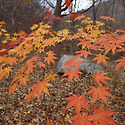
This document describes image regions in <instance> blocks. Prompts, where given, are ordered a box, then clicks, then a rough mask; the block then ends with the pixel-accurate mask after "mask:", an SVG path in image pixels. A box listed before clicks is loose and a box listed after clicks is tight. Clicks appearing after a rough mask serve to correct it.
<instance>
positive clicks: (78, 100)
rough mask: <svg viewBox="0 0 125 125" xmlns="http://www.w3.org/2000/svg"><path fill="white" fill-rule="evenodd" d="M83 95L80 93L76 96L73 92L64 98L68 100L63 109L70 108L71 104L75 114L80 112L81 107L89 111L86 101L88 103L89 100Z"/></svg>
mask: <svg viewBox="0 0 125 125" xmlns="http://www.w3.org/2000/svg"><path fill="white" fill-rule="evenodd" d="M84 96H85V95H81V96H80V97H78V96H77V95H75V94H72V96H70V97H68V98H66V100H70V102H69V103H68V105H67V107H66V109H65V110H67V109H69V108H71V107H72V106H75V112H76V114H77V115H78V114H80V110H81V108H82V107H83V108H85V109H86V110H87V111H89V107H88V105H87V104H86V103H89V101H88V100H87V99H86V98H85V97H84Z"/></svg>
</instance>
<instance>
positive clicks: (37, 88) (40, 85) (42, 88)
mask: <svg viewBox="0 0 125 125" xmlns="http://www.w3.org/2000/svg"><path fill="white" fill-rule="evenodd" d="M55 76H57V74H54V75H52V74H50V75H49V76H47V77H46V78H45V79H43V81H37V83H36V84H34V85H33V86H32V87H31V88H33V90H32V91H31V92H30V93H29V94H28V95H27V97H26V99H25V102H26V103H28V101H29V100H30V99H31V98H33V97H34V95H35V94H37V99H38V101H39V98H40V96H41V94H42V92H44V93H46V94H47V95H49V96H50V94H49V91H48V88H47V87H48V86H52V85H51V84H50V83H48V82H49V81H50V80H51V79H52V80H54V79H55Z"/></svg>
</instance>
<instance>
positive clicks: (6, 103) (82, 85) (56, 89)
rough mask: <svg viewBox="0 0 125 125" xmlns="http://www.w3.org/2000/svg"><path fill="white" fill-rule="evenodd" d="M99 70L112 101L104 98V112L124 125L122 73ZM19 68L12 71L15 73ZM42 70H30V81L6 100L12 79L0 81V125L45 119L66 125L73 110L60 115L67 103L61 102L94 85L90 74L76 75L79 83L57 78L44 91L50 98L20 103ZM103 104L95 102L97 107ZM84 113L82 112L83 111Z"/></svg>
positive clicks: (34, 124)
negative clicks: (112, 113)
mask: <svg viewBox="0 0 125 125" xmlns="http://www.w3.org/2000/svg"><path fill="white" fill-rule="evenodd" d="M107 64H108V65H107V66H103V68H104V70H105V72H107V75H108V77H110V78H111V79H112V80H110V81H109V82H108V83H109V87H110V92H111V94H112V95H113V96H114V98H108V104H109V105H108V106H105V107H106V108H107V109H111V110H112V111H114V112H117V113H116V114H114V115H113V116H112V118H113V120H114V121H115V122H116V124H117V125H125V118H124V116H125V98H124V97H125V88H124V86H125V83H124V82H125V72H124V71H123V69H122V68H121V69H119V70H117V71H115V70H114V69H115V64H113V63H112V62H110V61H109V62H108V63H107ZM16 68H17V69H18V68H19V67H15V69H16ZM55 70H56V69H55V66H54V65H51V66H50V67H48V69H47V70H46V71H45V76H47V75H48V74H47V72H48V71H49V72H52V73H53V72H55ZM41 74H43V71H42V70H34V74H33V75H31V81H30V82H29V83H28V84H27V86H22V87H18V88H17V90H16V91H15V93H14V94H13V95H11V96H9V97H8V86H9V85H10V83H11V81H12V78H13V75H12V76H11V77H12V78H9V79H3V80H2V81H1V83H0V125H46V121H47V118H48V119H49V120H50V121H53V123H54V125H70V124H71V121H69V120H68V117H71V116H73V115H74V109H73V108H71V109H69V110H66V111H64V109H65V108H66V105H67V104H68V102H67V101H66V100H65V98H67V97H68V96H70V95H71V94H72V93H74V94H76V95H81V94H84V93H86V92H87V91H88V90H89V85H93V84H94V80H93V79H92V75H91V74H84V75H80V81H78V80H76V79H74V80H73V81H71V82H70V83H69V82H68V79H67V77H63V78H62V76H60V75H59V76H57V77H56V79H55V80H54V81H51V84H52V87H48V89H49V93H50V96H48V95H46V94H42V96H41V97H40V100H39V102H37V98H36V97H34V98H33V99H31V100H30V101H29V102H28V104H25V103H24V100H25V97H26V95H27V94H28V93H29V92H30V87H31V86H32V85H33V84H35V83H36V81H37V80H42V79H43V78H42V75H41ZM100 104H103V102H101V101H100V102H98V103H97V105H100ZM83 110H84V109H83Z"/></svg>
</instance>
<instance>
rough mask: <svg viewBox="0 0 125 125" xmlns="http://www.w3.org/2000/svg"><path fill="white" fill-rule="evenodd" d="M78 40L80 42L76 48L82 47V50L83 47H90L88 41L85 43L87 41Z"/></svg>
mask: <svg viewBox="0 0 125 125" xmlns="http://www.w3.org/2000/svg"><path fill="white" fill-rule="evenodd" d="M78 40H79V41H80V42H79V43H78V45H77V46H79V45H82V49H84V48H85V47H87V48H89V47H90V45H91V43H90V41H87V40H85V39H78Z"/></svg>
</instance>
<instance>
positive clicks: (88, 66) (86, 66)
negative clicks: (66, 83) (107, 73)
mask: <svg viewBox="0 0 125 125" xmlns="http://www.w3.org/2000/svg"><path fill="white" fill-rule="evenodd" d="M73 57H74V56H73V55H64V56H62V57H61V58H60V60H59V61H58V63H57V66H56V71H57V73H61V74H63V73H65V72H67V70H66V68H67V66H63V65H64V64H65V63H66V61H68V60H69V59H71V58H73ZM76 60H80V61H81V62H83V64H79V67H80V70H86V71H87V72H88V73H96V72H97V71H99V72H100V73H102V72H104V70H103V68H102V66H100V65H97V64H95V63H91V62H89V61H88V60H87V59H84V58H78V57H76V59H75V61H76ZM71 67H73V68H76V67H75V66H74V65H72V66H71ZM71 67H68V68H71Z"/></svg>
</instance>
